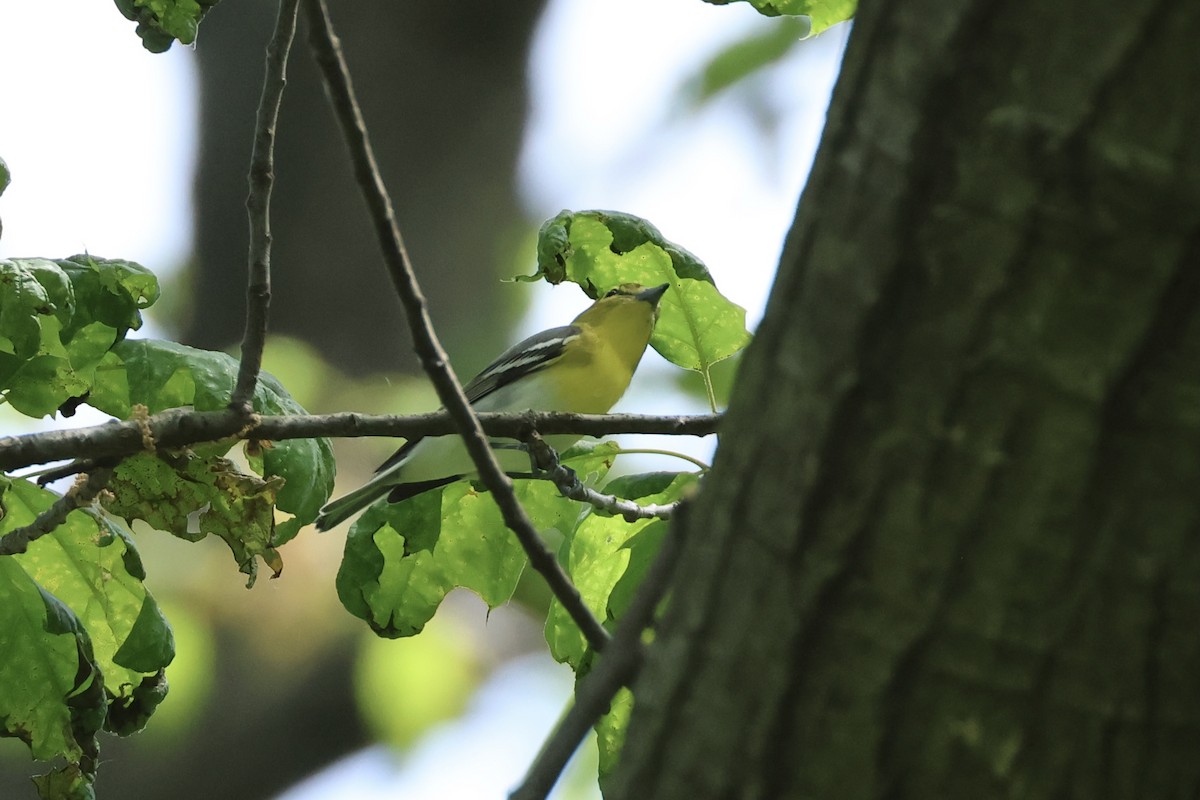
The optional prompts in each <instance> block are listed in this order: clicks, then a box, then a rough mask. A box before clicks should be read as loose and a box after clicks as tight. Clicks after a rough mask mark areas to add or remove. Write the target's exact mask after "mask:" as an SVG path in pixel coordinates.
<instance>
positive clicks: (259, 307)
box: [229, 0, 300, 414]
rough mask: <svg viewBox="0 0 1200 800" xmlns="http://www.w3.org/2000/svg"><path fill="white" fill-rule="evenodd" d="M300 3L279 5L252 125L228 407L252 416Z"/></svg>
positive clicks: (290, 1)
mask: <svg viewBox="0 0 1200 800" xmlns="http://www.w3.org/2000/svg"><path fill="white" fill-rule="evenodd" d="M299 4H300V0H279V16H278V18H277V19H276V20H275V33H274V34H273V35H272V37H271V42H270V44H268V45H267V66H266V74H265V76H264V78H263V88H262V97H261V99H260V100H259V103H258V118H257V120H256V122H255V125H254V149H253V151H252V153H251V156H250V174H249V176H248V180H249V183H250V194H249V195H248V196H247V197H246V212H247V215H248V216H249V218H250V253H249V272H250V276H249V283H248V284H247V286H246V330H245V332H244V333H243V335H242V360H241V363H240V364H239V365H238V378H237V385H236V386H235V387H234V389H233V395H232V396H231V397H230V398H229V407H230V408H232V409H234V410H236V411H240V412H242V413H243V414H249V413H250V412H251V411H252V410H253V407H252V403H253V399H252V398H253V396H254V387H255V385H256V384H257V383H258V373H259V371H261V370H262V354H263V346H264V345H265V344H266V341H267V314H268V311H269V309H270V306H271V189H272V187H273V186H274V184H275V124H276V122H277V121H278V120H279V106H280V105H281V103H282V102H283V88H284V86H285V85H286V84H287V60H288V53H289V52H291V49H292V40H293V39H294V38H295V36H296V13H297V9H298V7H299Z"/></svg>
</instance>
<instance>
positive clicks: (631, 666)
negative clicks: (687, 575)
mask: <svg viewBox="0 0 1200 800" xmlns="http://www.w3.org/2000/svg"><path fill="white" fill-rule="evenodd" d="M679 508H680V515H681V516H682V514H683V513H684V509H686V508H687V506H686V505H681V506H680V507H679ZM681 530H682V527H681V525H680V522H679V521H677V522H675V523H674V524H672V526H671V528H670V530H668V531H667V535H666V537H665V538H664V539H663V543H662V548H661V549H660V550H659V551H658V556H657V557H656V558H655V559H654V563H653V564H651V565H650V569H649V571H647V572H646V577H645V578H643V579H642V582H641V584H640V585H639V586H638V588H637V591H636V592H635V593H634V596H633V601H632V602H631V603H630V604H629V608H628V609H627V610H626V611H625V616H623V617H621V621H620V622H618V623H617V630H616V632H615V633H614V634H613V637H612V643H611V644H610V645H609V647H608V650H606V651H605V652H604V654H603V655H602V656H601V657H600V659H599V661H598V662H597V664H596V666H595V668H594V669H593V670H592V671H591V672H589V673H588V674H587V675H585V676H584V677H583V678H582V679H580V681H579V683H578V685H577V687H576V690H575V703H574V704H573V705H572V706H571V708H570V709H569V710H568V711H567V713H566V714H565V715H564V716H563V718H562V719H561V720H560V721H559V723H558V726H557V727H556V728H555V729H554V732H553V733H552V734H550V737H549V738H548V739H546V743H545V744H544V745H542V749H541V752H539V753H538V755H537V758H535V759H534V761H533V763H532V764H530V765H529V771H528V772H526V773H525V780H524V781H522V783H521V785H520V786H519V787H517V788H516V789H515V790H514V791H513V793H512V794H511V795H509V800H543V798H545V797H546V796H547V795H548V794H549V793H550V790H551V789H553V788H554V784H555V783H556V782H557V781H558V778H559V776H560V775H561V774H562V771H563V769H564V768H565V767H566V765H567V762H568V761H570V760H571V756H572V755H573V754H574V753H575V751H576V750H578V749H579V744H580V742H582V741H583V738H584V737H585V736H587V732H588V730H589V729H590V728H591V727H592V726H593V725H595V724H596V722H597V720H599V719H600V717H602V716H603V715H604V714H606V713H608V709H609V706H610V705H611V703H612V700H613V698H614V697H616V694H617V692H618V691H619V690H620V689H621V687H622V686H629V685H631V684H632V683H633V679H634V678H635V677H637V673H638V670H639V669H641V665H642V652H643V647H642V632H643V631H644V630H646V628H648V627H649V626H650V624H651V622H652V621H653V618H654V611H655V609H657V608H658V603H659V601H660V600H662V598H663V595H665V594H666V592H667V588H668V587H669V586H670V583H671V577H672V575H674V573H675V565H676V564H677V563H678V562H679V552H680V549H681V538H680V531H681Z"/></svg>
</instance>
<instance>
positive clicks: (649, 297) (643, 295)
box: [637, 283, 671, 308]
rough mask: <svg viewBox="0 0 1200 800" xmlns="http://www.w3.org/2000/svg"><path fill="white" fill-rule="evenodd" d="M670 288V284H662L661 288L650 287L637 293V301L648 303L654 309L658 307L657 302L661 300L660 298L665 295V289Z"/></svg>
mask: <svg viewBox="0 0 1200 800" xmlns="http://www.w3.org/2000/svg"><path fill="white" fill-rule="evenodd" d="M670 288H671V284H669V283H664V284H663V285H662V286H652V287H650V288H649V289H642V290H641V291H640V292H638V293H637V299H638V300H642V301H644V302H647V303H649V304H650V305H652V306H654V307H655V308H657V307H658V301H659V300H662V296H663V295H664V294H666V293H667V289H670Z"/></svg>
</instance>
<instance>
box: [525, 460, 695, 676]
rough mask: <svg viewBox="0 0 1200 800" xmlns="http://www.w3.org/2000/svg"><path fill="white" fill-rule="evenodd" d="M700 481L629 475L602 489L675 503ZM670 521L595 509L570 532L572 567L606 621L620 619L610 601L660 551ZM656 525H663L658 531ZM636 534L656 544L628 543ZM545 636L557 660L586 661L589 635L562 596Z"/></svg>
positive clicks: (577, 663) (584, 592) (622, 598)
mask: <svg viewBox="0 0 1200 800" xmlns="http://www.w3.org/2000/svg"><path fill="white" fill-rule="evenodd" d="M695 481H696V476H695V475H694V474H692V473H668V472H654V473H647V474H642V475H625V476H622V477H620V478H616V479H614V480H612V481H610V482H609V483H608V485H606V486H605V487H604V489H603V491H604V493H606V494H611V495H615V496H617V497H623V498H625V499H627V500H634V501H637V502H639V503H641V504H643V505H647V504H652V503H670V502H673V501H675V500H678V499H679V498H680V497H681V496H682V495H683V492H684V491H685V490H686V488H687V487H688V486H690V485H692V484H693V483H695ZM666 525H667V523H666V522H665V521H663V520H659V519H653V520H648V519H643V520H637V521H636V522H626V521H625V520H624V519H623V518H621V517H615V516H612V515H609V514H606V513H603V512H599V511H596V510H591V511H589V512H588V513H587V515H586V516H584V517H583V519H582V520H581V521H580V522H579V524H578V525H577V526H576V528H575V530H574V531H573V532H572V533H571V537H570V545H569V550H568V555H567V559H566V568H567V573H568V574H569V575H570V576H571V580H572V581H573V582H574V584H575V587H576V588H577V589H579V593H580V595H581V596H582V598H583V601H584V603H585V604H586V605H587V607H588V608H589V609H591V611H592V613H593V614H595V615H596V617H597V618H598V619H600V620H601V621H602V622H605V623H606V624H607V623H611V622H612V621H614V620H615V619H616V617H617V615H615V614H614V613H613V609H612V607H611V604H612V603H611V601H612V598H613V592H614V590H615V589H616V588H617V586H618V584H620V583H621V580H622V578H623V576H624V575H625V574H626V573H627V572H630V571H632V572H633V573H634V574H635V575H638V576H640V575H642V574H644V573H645V571H646V569H648V568H649V564H650V562H651V561H652V560H653V558H654V556H655V555H656V554H657V550H658V548H657V542H658V541H661V539H660V538H658V537H659V535H660V533H661V531H665V529H666ZM656 529H659V530H658V531H657V532H656ZM635 537H636V538H641V537H645V538H644V539H643V542H644V543H651V542H653V543H655V546H653V547H647V546H638V547H631V546H628V545H629V544H630V543H631V542H633V541H636V538H635ZM635 557H636V561H635V560H634V558H635ZM624 591H626V590H623V592H624ZM618 600H619V602H620V603H621V604H624V603H627V596H626V594H624V593H623V594H621V595H618ZM620 610H622V611H623V610H624V608H623V607H621V609H620ZM546 641H547V642H548V643H549V644H550V653H551V655H553V656H554V657H555V658H556V659H557V660H559V661H564V662H566V663H568V664H570V665H571V666H572V667H573V668H575V669H576V670H577V671H578V670H579V669H580V668H584V667H586V663H587V661H586V659H587V658H588V655H589V648H588V644H587V640H586V639H585V638H584V636H583V634H582V633H581V632H580V630H579V628H578V626H576V625H575V623H574V621H573V620H572V619H571V617H570V615H569V614H568V613H567V612H566V610H565V609H564V608H563V607H562V605H561V604H559V603H558V602H557V601H555V602H553V603H552V604H551V606H550V614H549V616H548V617H547V619H546Z"/></svg>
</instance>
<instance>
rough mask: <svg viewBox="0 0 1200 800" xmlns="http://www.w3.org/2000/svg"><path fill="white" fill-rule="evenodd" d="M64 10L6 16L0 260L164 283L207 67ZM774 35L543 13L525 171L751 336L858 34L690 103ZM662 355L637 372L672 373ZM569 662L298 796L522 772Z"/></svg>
mask: <svg viewBox="0 0 1200 800" xmlns="http://www.w3.org/2000/svg"><path fill="white" fill-rule="evenodd" d="M54 6H55V15H54V16H55V24H54V25H53V26H50V25H48V24H47V23H46V22H45V21H44V11H43V10H42V9H41V8H40V4H36V3H15V2H8V3H0V157H3V158H4V160H5V161H6V162H7V164H8V166H9V169H10V170H11V172H12V175H13V182H12V185H11V186H10V187H9V189H8V190H7V191H6V192H5V194H4V195H3V196H0V218H2V219H3V226H4V227H3V238H2V239H0V258H7V257H14V256H48V257H64V256H67V255H70V254H73V253H77V252H84V251H87V252H91V253H93V254H96V255H101V256H106V257H117V256H119V257H122V258H128V259H131V260H134V261H138V262H140V263H143V264H146V265H149V266H152V268H154V269H155V271H156V272H160V273H161V272H164V271H167V270H169V269H170V268H172V266H173V265H178V264H181V263H183V262H184V261H185V260H186V258H187V254H188V252H189V248H190V246H191V237H192V226H191V222H190V205H189V204H190V192H191V189H190V184H191V180H192V176H193V171H194V167H195V156H194V150H195V143H196V128H195V126H196V97H195V93H196V76H195V69H196V65H195V61H194V55H195V54H194V53H193V52H192V51H191V50H190V49H189V48H186V47H180V46H178V45H176V46H175V47H174V48H172V50H171V51H170V52H168V53H167V54H165V55H151V54H149V53H146V52H145V51H144V50H143V49H142V48H141V47H140V44H139V43H138V42H137V40H136V38H135V36H134V33H133V25H132V24H131V23H129V22H128V21H127V20H125V19H124V18H123V17H122V16H121V15H120V14H119V13H117V11H116V10H115V9H114V8H113V6H112V4H111V3H109V2H105V1H104V0H57V2H56V3H55V4H54ZM631 21H632V22H631ZM770 24H771V21H770V20H769V19H766V18H762V17H760V16H758V15H757V14H756V13H755V12H754V11H753V10H752V9H750V8H749V6H748V5H747V4H744V3H735V4H732V5H729V6H712V5H708V4H705V3H701V2H699V0H551V2H550V5H549V7H548V10H547V13H546V15H545V17H544V18H543V20H542V21H541V24H540V25H539V29H538V32H537V35H536V37H535V41H534V45H533V48H532V52H531V55H530V81H531V85H530V88H531V93H532V113H531V118H530V124H529V127H528V132H527V138H526V142H525V145H524V150H523V155H522V158H521V166H520V185H521V187H522V192H523V196H524V203H525V205H526V207H527V210H528V211H529V212H530V215H531V216H532V217H533V218H535V219H544V218H547V217H550V216H553V215H554V214H556V213H557V212H558V211H560V210H561V209H564V208H572V209H585V208H607V209H617V210H622V211H626V212H629V213H633V214H637V215H639V216H642V217H645V218H647V219H649V220H651V221H652V222H653V223H654V224H655V225H657V226H658V228H659V229H660V230H661V231H662V232H663V234H664V235H665V236H666V237H667V238H668V239H671V240H673V241H675V242H677V243H679V244H681V245H683V246H684V247H686V248H687V249H689V250H691V251H692V252H693V253H695V254H696V255H698V256H699V257H700V258H701V259H702V260H703V261H704V262H705V263H706V264H707V265H708V266H709V269H710V270H711V272H712V274H713V276H714V278H715V279H716V282H717V285H718V287H720V288H721V289H722V290H723V291H724V292H725V293H726V294H727V295H728V296H730V297H731V298H732V299H733V300H734V301H735V302H738V303H739V304H741V305H742V306H744V307H745V308H746V309H747V311H748V319H749V321H750V323H751V326H753V325H754V324H755V323H756V322H757V320H758V319H759V318H760V317H761V313H762V308H763V307H764V305H765V301H766V296H767V293H768V291H769V287H770V283H771V279H772V276H773V274H774V270H775V265H776V262H777V260H778V256H779V250H780V247H781V245H782V242H783V238H784V235H785V234H786V232H787V227H788V225H789V224H790V221H791V219H792V216H793V214H794V211H795V206H796V202H797V198H798V196H799V193H800V189H801V186H802V184H803V181H804V178H805V176H806V175H807V172H808V169H809V166H810V164H811V161H812V157H813V154H814V151H815V148H816V144H817V141H818V138H819V135H820V130H821V126H822V124H823V121H824V112H825V108H826V106H827V104H828V98H829V92H830V90H831V87H832V84H833V80H834V78H835V76H836V72H837V68H838V64H839V62H840V57H841V49H842V46H843V44H844V40H845V37H846V31H845V30H844V29H840V28H834V29H832V30H830V31H829V32H827V33H825V34H823V35H822V36H821V37H818V38H817V39H815V40H812V41H809V42H807V43H805V45H804V46H802V47H798V48H796V49H795V50H794V51H793V53H792V54H791V55H790V56H789V57H787V58H786V59H785V60H784V61H783V62H782V63H781V64H779V65H778V66H777V67H775V68H773V69H771V70H769V71H767V72H765V73H764V74H761V75H759V76H757V77H755V78H754V79H752V81H751V82H750V83H749V84H748V85H747V86H745V87H743V89H742V91H740V92H737V93H733V92H730V93H727V94H726V95H723V96H719V97H717V98H716V99H715V100H714V101H713V102H711V103H709V104H707V105H706V106H704V107H703V108H701V109H699V110H694V111H692V110H689V109H688V107H687V104H686V103H683V102H681V101H680V98H681V97H683V96H685V93H684V92H682V91H681V90H682V88H683V87H685V86H686V85H687V83H688V81H689V79H690V76H693V75H694V74H695V73H696V71H697V70H698V69H699V68H700V67H702V65H703V64H704V63H705V61H706V59H708V58H710V57H711V56H712V54H713V53H715V52H716V51H717V50H718V49H719V48H720V47H722V45H723V44H727V43H730V42H732V41H735V40H737V39H738V38H739V37H742V36H745V35H747V34H749V33H750V32H752V31H755V30H761V29H762V28H763V27H764V26H766V25H770ZM843 28H844V26H843ZM200 41H201V46H202V45H203V28H201V40H200ZM31 76H32V77H31ZM591 80H604V81H607V82H609V83H610V84H611V85H613V86H616V87H619V88H620V92H621V100H622V102H621V113H619V114H613V113H603V114H598V113H597V109H595V108H594V107H591V106H589V105H588V104H587V103H586V101H585V94H584V93H580V92H572V91H570V87H572V86H576V85H578V84H579V83H580V82H586V81H591ZM538 291H540V290H538ZM557 302H558V303H559V305H557V306H556V307H555V308H554V309H553V310H552V311H551V310H549V309H548V308H547V307H546V304H540V305H539V304H538V303H536V302H535V303H534V304H533V310H532V311H531V313H530V315H529V318H528V319H526V320H525V321H524V323H523V326H522V327H523V330H522V331H520V333H521V334H522V335H524V334H527V333H532V332H533V331H535V330H539V329H541V328H544V327H549V326H550V325H555V324H559V322H560V321H561V318H562V316H563V315H564V309H563V308H562V307H561V302H562V301H561V298H560V299H559V300H558V301H557ZM580 302H581V304H582V303H585V302H586V301H583V300H581V301H580ZM648 362H650V363H648V364H647V365H646V366H644V369H648V370H654V369H662V368H664V367H662V366H661V365H659V366H657V367H656V366H655V365H654V363H653V362H654V359H653V357H651V358H649V359H648ZM635 386H636V384H635ZM677 403H678V400H677V399H673V398H669V397H661V396H657V395H654V394H653V393H647V392H643V393H640V394H639V393H638V392H637V391H634V392H633V393H631V396H630V397H629V398H628V399H627V401H626V402H625V403H623V405H622V406H621V407H620V408H619V409H618V410H622V409H623V410H638V411H646V412H652V413H653V412H670V413H680V408H679V407H678V406H677ZM692 410H702V409H700V408H695V409H692ZM59 424H61V423H60V422H55V423H52V425H59ZM0 426H4V427H6V428H7V427H9V422H8V419H7V418H0ZM672 444H677V443H672V442H670V441H668V440H666V439H664V440H663V441H661V442H657V443H655V442H650V443H646V446H671V445H672ZM708 449H709V450H711V447H709V448H708ZM563 669H564V668H561V667H559V666H558V665H554V664H552V663H549V661H548V657H541V658H535V659H533V660H526V661H523V662H519V663H516V664H513V665H511V667H509V668H505V669H504V670H501V671H498V672H497V673H495V674H494V675H493V676H492V678H491V680H490V682H489V684H487V685H485V687H484V689H483V690H482V691H481V694H480V695H479V697H478V698H477V699H476V701H475V702H474V703H473V705H472V707H471V709H470V710H469V711H468V713H467V715H466V716H465V717H464V718H463V719H462V720H460V721H459V722H456V723H454V724H452V725H449V726H446V727H444V728H441V729H439V730H438V731H436V732H434V734H432V735H431V737H430V739H429V740H428V741H426V742H425V743H423V744H422V745H420V746H418V748H416V749H415V750H414V751H413V752H412V753H410V754H409V755H408V756H407V757H406V759H404V760H403V761H396V760H395V759H392V758H389V757H386V756H385V755H384V754H382V753H381V752H380V751H378V750H373V751H368V752H366V753H363V754H360V755H359V756H356V757H353V758H351V759H348V760H347V761H345V762H343V763H341V764H339V765H335V767H334V768H332V769H331V770H330V771H329V772H327V773H325V774H323V775H321V776H318V777H315V778H313V779H312V780H311V781H309V782H308V783H306V784H303V785H301V786H298V787H296V788H295V789H294V790H292V791H290V792H289V793H287V794H286V795H285V796H284V797H285V800H318V798H319V799H320V800H329V798H341V797H346V798H351V797H353V798H369V797H375V796H380V797H382V796H385V795H386V796H396V795H395V794H394V793H395V792H400V791H402V793H403V796H405V797H406V798H420V797H446V796H453V795H454V792H453V791H452V789H453V788H454V787H450V786H448V785H447V784H445V783H440V784H439V783H438V780H437V778H443V779H444V778H446V777H447V774H448V771H447V770H446V769H445V768H444V767H445V759H446V755H445V754H446V752H449V751H451V750H452V751H453V752H455V753H456V754H457V757H459V758H461V757H462V754H463V752H464V750H466V751H469V752H473V753H474V754H475V755H474V756H468V758H474V759H476V761H475V763H477V764H480V765H482V764H488V763H491V764H501V763H502V764H509V765H511V764H512V763H514V761H515V763H521V761H522V759H524V760H527V759H528V757H529V755H530V754H531V753H532V752H533V751H535V750H536V745H537V743H538V742H540V740H541V738H542V737H543V736H544V735H545V733H546V731H547V730H548V729H549V726H550V725H551V724H552V723H553V720H554V718H555V717H556V715H557V713H558V710H559V709H560V708H561V707H562V704H563V703H564V702H565V699H566V697H567V696H568V695H569V691H570V683H569V677H567V676H566V675H565V674H564V673H563V671H562V670H563ZM555 676H557V677H555ZM534 710H536V713H534ZM514 720H519V721H520V723H519V725H520V727H518V728H516V729H514V728H513V725H514V724H515V723H514V722H513V721H514ZM497 725H507V726H508V727H507V728H506V730H507V732H508V737H507V738H509V739H511V740H513V742H517V743H521V744H522V746H523V748H524V749H523V750H521V753H516V752H515V751H510V750H508V749H506V750H504V751H503V752H502V753H497V751H496V750H495V747H496V742H497V741H498V740H499V739H504V738H505V737H502V736H498V735H497V734H496V729H497ZM518 749H520V748H518ZM526 751H528V752H526ZM472 772H473V774H478V775H483V776H485V777H486V778H487V781H486V782H485V783H482V784H480V783H473V784H471V786H470V787H469V788H465V787H459V788H462V790H463V791H464V792H466V794H463V795H459V796H472V797H478V798H487V797H503V796H504V795H505V793H506V791H507V790H508V789H509V788H510V786H511V782H512V781H513V780H514V777H513V774H512V771H511V769H508V770H506V769H503V768H501V767H499V766H497V767H496V768H495V769H492V770H485V769H479V770H474V771H472ZM459 777H462V776H459ZM447 792H449V793H447Z"/></svg>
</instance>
